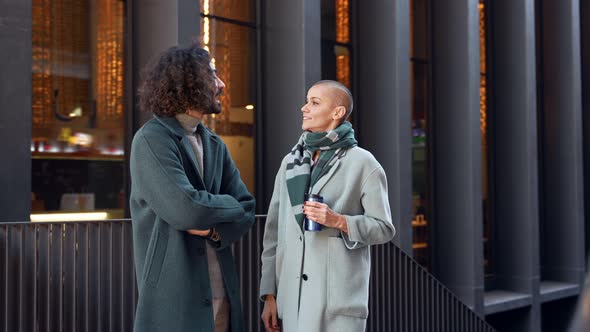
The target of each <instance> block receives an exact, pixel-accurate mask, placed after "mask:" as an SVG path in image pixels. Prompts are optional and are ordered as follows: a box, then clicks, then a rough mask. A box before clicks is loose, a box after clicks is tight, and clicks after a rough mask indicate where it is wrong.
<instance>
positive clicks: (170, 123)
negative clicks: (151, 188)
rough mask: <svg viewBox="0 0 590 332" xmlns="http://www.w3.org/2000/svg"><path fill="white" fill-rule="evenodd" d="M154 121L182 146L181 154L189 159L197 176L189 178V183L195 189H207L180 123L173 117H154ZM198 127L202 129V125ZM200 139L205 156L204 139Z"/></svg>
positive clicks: (193, 152) (191, 147)
mask: <svg viewBox="0 0 590 332" xmlns="http://www.w3.org/2000/svg"><path fill="white" fill-rule="evenodd" d="M155 119H156V120H157V121H159V122H160V123H161V124H162V125H164V127H166V128H168V130H170V131H171V132H172V133H173V134H174V135H175V136H176V137H178V139H179V141H180V145H181V146H182V148H183V150H184V151H182V152H183V153H184V154H185V155H186V156H188V157H189V159H190V160H191V166H192V167H193V169H194V170H195V173H196V174H197V178H196V179H193V178H191V177H189V181H191V182H192V183H193V185H194V186H195V187H199V188H207V187H205V181H204V180H203V179H204V176H203V174H201V172H199V167H198V164H197V157H196V156H195V151H194V150H193V146H192V145H191V143H190V142H189V140H188V138H187V137H186V135H185V133H184V129H182V126H181V125H180V123H178V120H176V118H174V117H155ZM199 127H203V125H202V124H199ZM197 130H198V129H197ZM201 139H202V141H203V150H204V151H203V156H205V155H206V152H205V138H204V137H203V136H201ZM203 163H205V162H204V161H203ZM203 168H205V165H203ZM195 182H196V183H195Z"/></svg>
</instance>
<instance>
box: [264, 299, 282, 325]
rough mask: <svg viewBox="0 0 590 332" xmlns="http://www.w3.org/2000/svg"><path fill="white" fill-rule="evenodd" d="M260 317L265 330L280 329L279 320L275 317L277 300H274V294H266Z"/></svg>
mask: <svg viewBox="0 0 590 332" xmlns="http://www.w3.org/2000/svg"><path fill="white" fill-rule="evenodd" d="M260 318H261V319H262V321H263V322H264V328H265V329H266V332H276V331H280V329H279V321H278V319H277V302H276V301H275V297H274V295H266V298H265V299H264V309H263V310H262V316H260Z"/></svg>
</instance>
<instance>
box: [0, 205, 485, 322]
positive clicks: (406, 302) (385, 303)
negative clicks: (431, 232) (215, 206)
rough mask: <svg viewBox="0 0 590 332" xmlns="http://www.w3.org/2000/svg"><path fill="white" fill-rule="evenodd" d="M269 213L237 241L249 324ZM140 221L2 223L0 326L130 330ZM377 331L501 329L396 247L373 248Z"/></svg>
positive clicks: (255, 314) (256, 313) (256, 311)
mask: <svg viewBox="0 0 590 332" xmlns="http://www.w3.org/2000/svg"><path fill="white" fill-rule="evenodd" d="M263 232H264V217H263V216H259V217H257V222H256V224H255V226H254V227H253V229H252V231H250V232H249V233H248V235H247V236H245V237H244V238H242V240H241V241H240V242H239V243H237V244H236V245H235V247H234V253H235V257H236V263H237V265H238V271H239V273H240V283H241V285H240V286H241V295H242V303H243V307H244V315H245V319H246V330H247V331H262V330H263V329H262V325H261V323H260V314H261V310H262V307H261V304H262V303H261V302H260V301H259V300H258V282H259V280H260V253H261V252H262V234H263ZM136 298H137V291H136V284H135V272H134V264H133V245H132V233H131V222H130V221H129V220H109V221H100V222H75V223H73V222H65V223H4V224H0V331H5V332H16V331H22V332H25V331H27V332H28V331H100V332H103V331H131V330H132V327H133V318H134V312H135V304H136ZM369 310H370V315H369V320H368V326H367V330H368V331H380V332H381V331H400V332H407V331H437V332H438V331H449V332H461V331H466V332H467V331H469V332H480V331H481V332H484V331H486V332H487V331H493V329H492V328H491V327H490V326H489V325H488V324H486V323H485V321H484V320H483V319H482V318H481V317H479V316H477V315H476V314H475V313H474V312H472V311H471V310H470V309H469V308H468V307H466V306H465V305H464V304H462V303H461V302H460V301H459V300H458V299H457V298H456V297H455V296H454V295H453V294H452V293H451V292H450V291H449V290H448V289H446V288H445V287H444V286H443V285H442V284H441V283H440V282H438V281H437V280H436V279H435V278H434V277H433V276H432V275H430V274H429V273H428V272H427V271H426V270H424V269H423V268H422V267H421V266H420V265H419V264H418V263H416V262H415V261H414V260H413V259H411V258H410V257H409V256H407V255H406V254H405V253H403V252H402V251H401V250H400V249H399V248H398V247H396V246H395V245H393V244H386V245H380V246H375V247H373V248H372V272H371V286H370V303H369Z"/></svg>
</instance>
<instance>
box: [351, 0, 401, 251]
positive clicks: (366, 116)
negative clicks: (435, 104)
mask: <svg viewBox="0 0 590 332" xmlns="http://www.w3.org/2000/svg"><path fill="white" fill-rule="evenodd" d="M356 9H357V14H356V16H355V17H356V18H358V23H357V31H356V32H357V35H356V45H355V47H356V52H355V53H356V54H357V59H356V69H357V91H358V95H357V96H356V106H355V112H357V113H356V117H355V119H357V121H358V123H357V128H359V139H360V143H359V144H360V146H361V147H363V148H365V149H367V150H369V151H370V152H371V153H373V155H374V156H375V157H376V158H377V160H378V161H379V162H380V163H381V165H382V166H383V168H384V170H385V173H386V174H387V182H388V186H389V188H388V189H389V202H390V205H391V213H392V217H393V222H394V224H395V227H396V229H397V235H396V237H395V239H394V242H395V243H396V244H397V245H398V246H400V247H401V248H402V249H403V250H404V251H406V252H407V253H409V254H411V253H412V224H411V223H412V201H411V200H412V172H411V160H412V150H411V144H412V142H411V128H412V124H411V116H412V114H411V112H412V109H411V105H410V98H409V96H410V87H411V82H410V72H409V68H410V51H409V37H410V31H409V13H410V9H409V4H408V0H377V1H368V2H366V3H364V2H363V3H362V5H360V4H358V5H357V6H356Z"/></svg>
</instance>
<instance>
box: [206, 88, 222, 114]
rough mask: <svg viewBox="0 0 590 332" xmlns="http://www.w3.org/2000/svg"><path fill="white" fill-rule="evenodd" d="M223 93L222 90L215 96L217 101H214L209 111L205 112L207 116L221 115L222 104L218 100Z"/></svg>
mask: <svg viewBox="0 0 590 332" xmlns="http://www.w3.org/2000/svg"><path fill="white" fill-rule="evenodd" d="M222 92H223V91H221V90H220V91H218V92H217V93H216V94H215V99H214V100H213V103H212V104H211V105H210V106H209V107H208V108H207V110H206V111H205V114H219V113H221V102H219V101H218V100H217V98H218V97H219V96H221V93H222Z"/></svg>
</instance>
